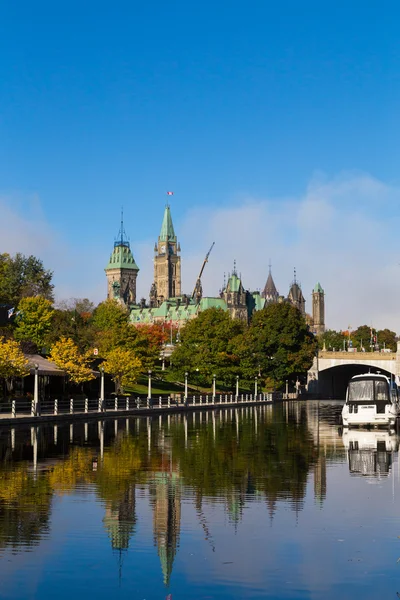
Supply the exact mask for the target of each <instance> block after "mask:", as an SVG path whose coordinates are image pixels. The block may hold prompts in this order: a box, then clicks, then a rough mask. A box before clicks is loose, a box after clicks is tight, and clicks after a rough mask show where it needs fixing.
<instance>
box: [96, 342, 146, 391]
mask: <svg viewBox="0 0 400 600" xmlns="http://www.w3.org/2000/svg"><path fill="white" fill-rule="evenodd" d="M101 366H102V367H103V369H104V371H105V372H106V373H109V374H110V375H112V380H113V381H114V383H115V392H116V393H117V394H119V393H120V392H122V391H123V388H125V387H126V386H128V385H133V384H134V383H135V382H136V380H137V378H138V376H139V374H140V372H141V370H142V363H141V361H140V359H139V358H138V357H137V356H136V354H135V352H133V351H132V350H129V349H127V348H114V350H111V352H109V353H108V354H107V358H106V360H105V361H104V362H103V363H101Z"/></svg>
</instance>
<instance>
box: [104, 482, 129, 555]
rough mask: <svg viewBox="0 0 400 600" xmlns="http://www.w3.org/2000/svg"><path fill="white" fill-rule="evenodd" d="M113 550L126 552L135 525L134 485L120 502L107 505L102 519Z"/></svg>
mask: <svg viewBox="0 0 400 600" xmlns="http://www.w3.org/2000/svg"><path fill="white" fill-rule="evenodd" d="M103 523H104V527H105V529H106V530H107V532H108V535H109V537H110V539H111V546H112V548H113V550H127V549H128V547H129V540H130V538H131V537H132V535H133V534H134V531H135V525H136V498H135V484H130V485H129V488H128V489H127V490H126V492H125V493H124V497H123V498H122V500H119V501H117V502H113V503H110V504H108V505H107V507H106V514H105V517H104V519H103Z"/></svg>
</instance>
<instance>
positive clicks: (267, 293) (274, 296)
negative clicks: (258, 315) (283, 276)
mask: <svg viewBox="0 0 400 600" xmlns="http://www.w3.org/2000/svg"><path fill="white" fill-rule="evenodd" d="M261 296H262V297H263V298H265V300H266V301H267V302H278V299H279V294H278V290H277V289H276V286H275V282H274V280H273V278H272V274H271V265H269V273H268V279H267V282H266V284H265V286H264V289H263V291H262V293H261Z"/></svg>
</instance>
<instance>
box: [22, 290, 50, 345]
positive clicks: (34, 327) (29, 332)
mask: <svg viewBox="0 0 400 600" xmlns="http://www.w3.org/2000/svg"><path fill="white" fill-rule="evenodd" d="M53 313H54V310H53V308H52V305H51V302H50V300H47V299H46V298H43V297H42V296H36V297H29V298H23V299H22V300H21V301H20V303H19V304H18V317H17V321H16V328H15V339H16V340H19V341H21V342H32V343H33V344H35V345H36V346H37V348H38V349H39V350H41V349H42V347H43V345H44V343H45V339H46V335H47V333H48V332H49V330H50V328H51V319H52V316H53Z"/></svg>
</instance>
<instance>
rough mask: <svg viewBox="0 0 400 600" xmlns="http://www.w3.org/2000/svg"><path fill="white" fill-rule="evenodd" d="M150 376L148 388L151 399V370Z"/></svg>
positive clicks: (148, 395)
mask: <svg viewBox="0 0 400 600" xmlns="http://www.w3.org/2000/svg"><path fill="white" fill-rule="evenodd" d="M148 376H149V385H148V390H147V397H148V399H149V400H151V370H150V369H149V370H148Z"/></svg>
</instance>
